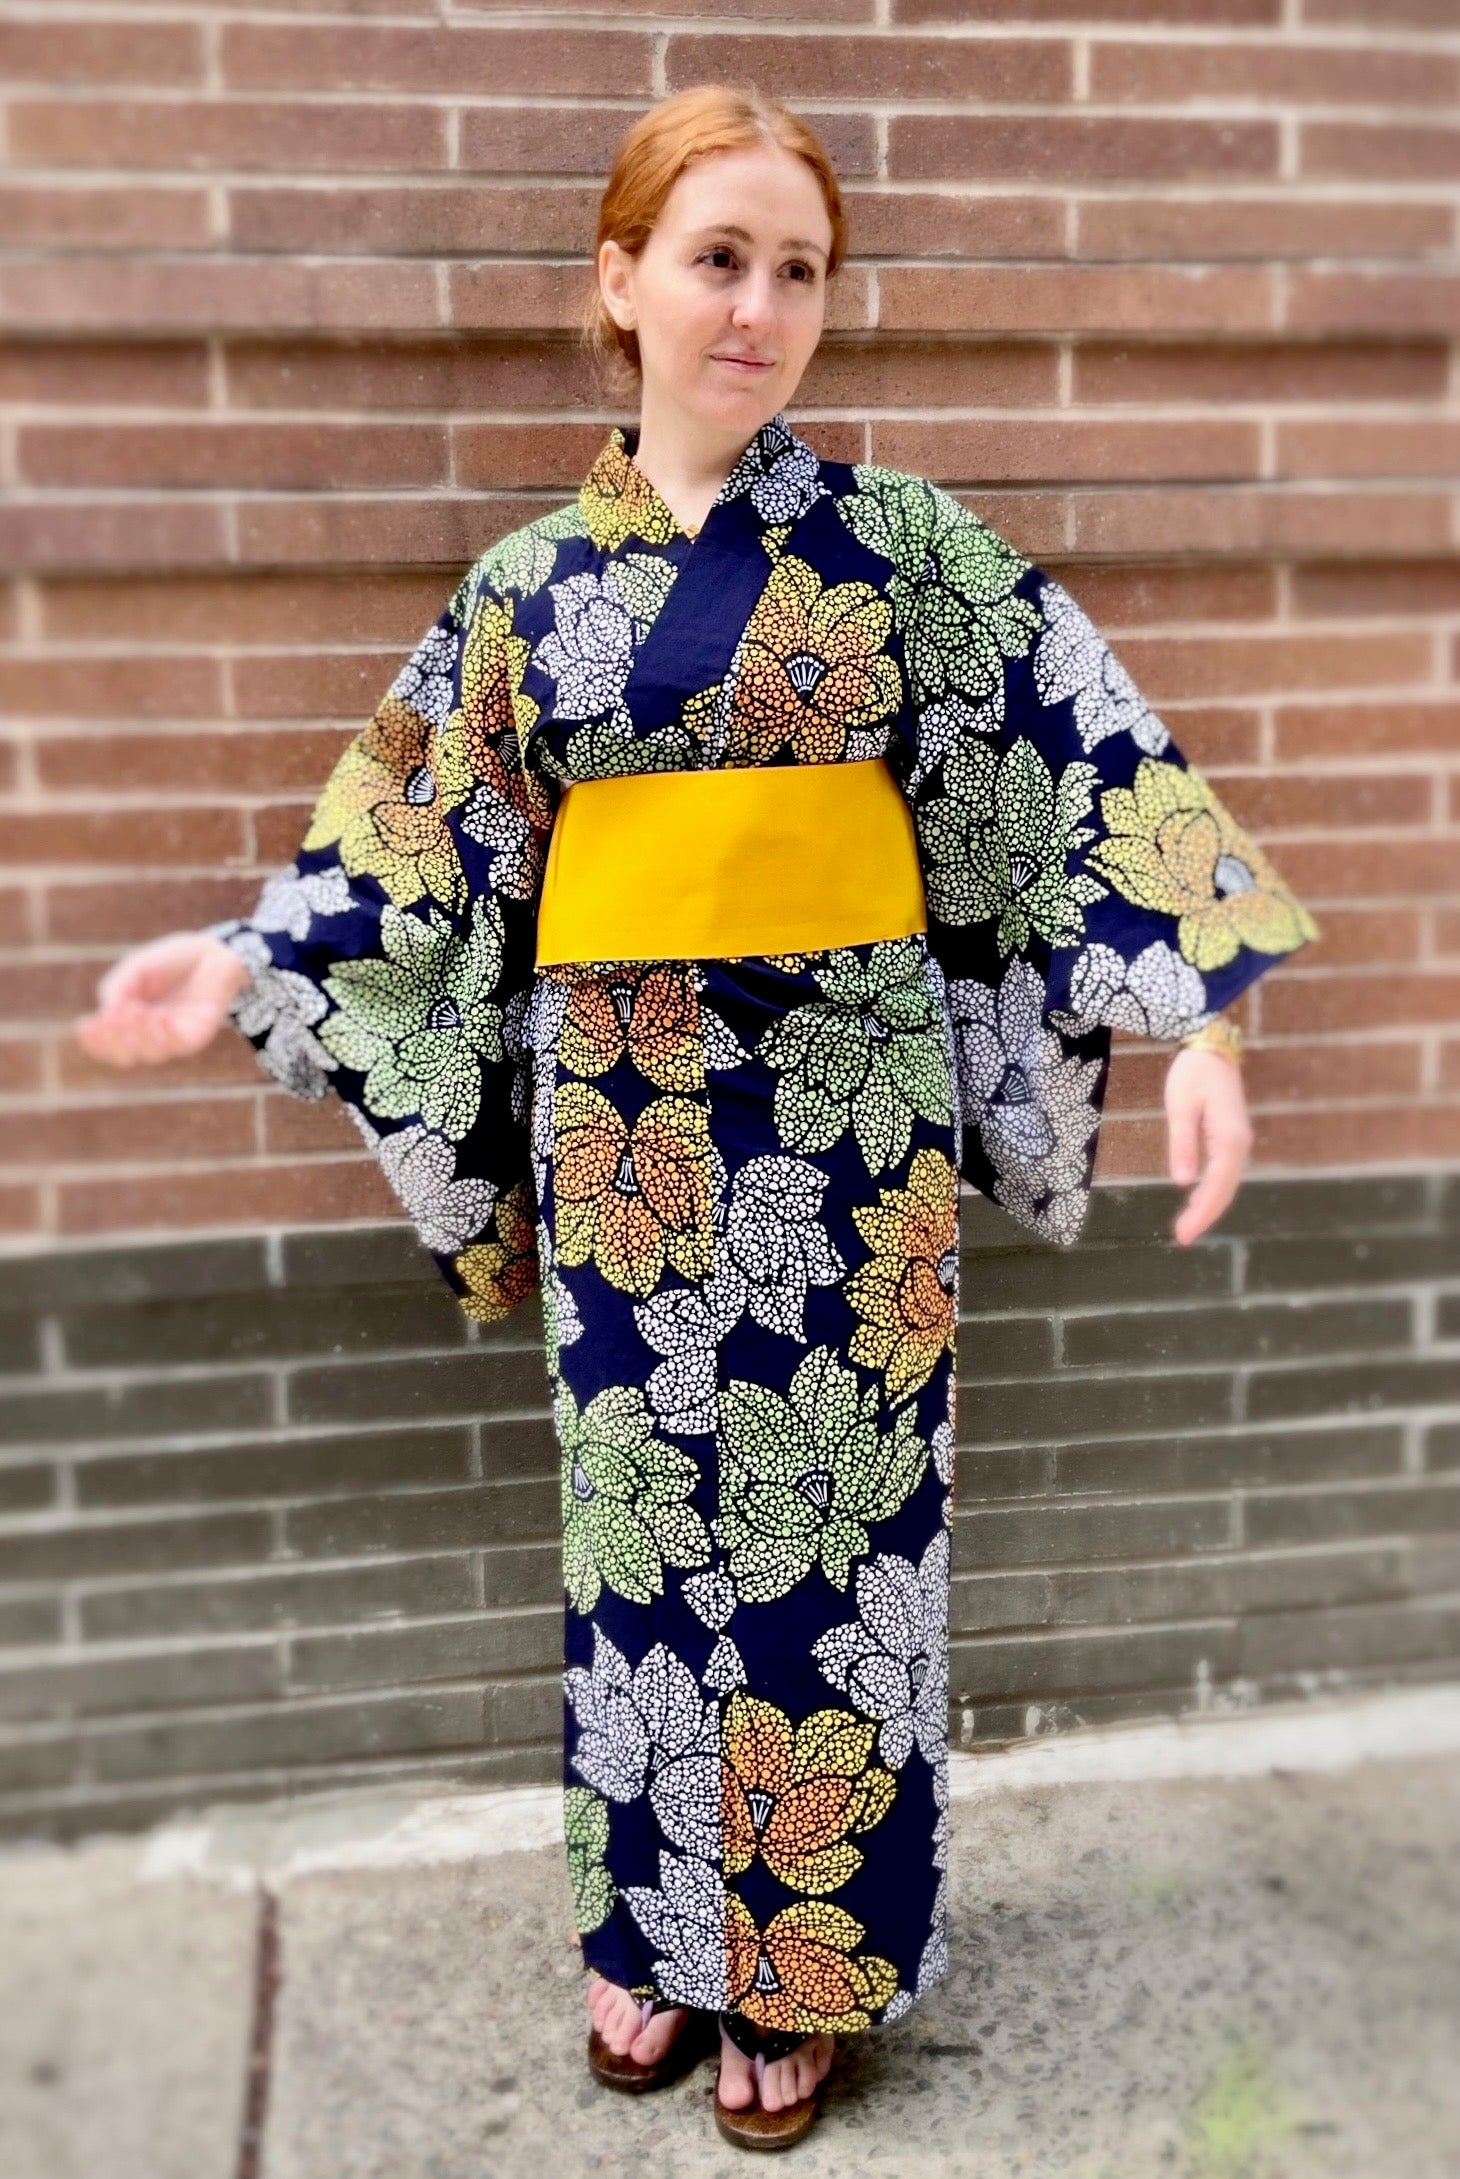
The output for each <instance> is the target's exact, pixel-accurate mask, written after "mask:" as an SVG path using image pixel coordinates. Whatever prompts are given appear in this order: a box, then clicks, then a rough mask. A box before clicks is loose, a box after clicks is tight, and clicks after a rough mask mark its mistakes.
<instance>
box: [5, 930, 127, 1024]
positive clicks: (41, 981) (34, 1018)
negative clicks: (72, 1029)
mask: <svg viewBox="0 0 1460 2179" xmlns="http://www.w3.org/2000/svg"><path fill="white" fill-rule="evenodd" d="M115 957H116V948H115V947H113V948H111V949H110V950H109V951H107V952H99V953H97V954H95V955H94V956H93V957H92V959H90V960H85V961H78V960H68V959H62V960H48V959H45V958H43V957H41V956H39V955H36V956H33V957H31V958H30V959H26V960H19V961H8V960H3V959H0V1021H7V1022H49V1021H57V1022H65V1023H67V1024H69V1023H70V1022H71V1021H72V1020H74V1018H75V1016H76V1015H78V1014H86V1013H90V1011H91V1009H92V1007H93V1006H94V1005H95V1004H96V987H97V984H98V982H99V981H100V979H101V977H102V976H103V975H104V974H105V972H106V970H107V968H108V967H109V966H110V964H111V962H112V961H113V960H114V959H115Z"/></svg>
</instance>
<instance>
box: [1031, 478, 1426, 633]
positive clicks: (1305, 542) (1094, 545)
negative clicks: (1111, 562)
mask: <svg viewBox="0 0 1460 2179" xmlns="http://www.w3.org/2000/svg"><path fill="white" fill-rule="evenodd" d="M1073 501H1074V506H1073V513H1074V530H1073V538H1074V543H1075V545H1076V547H1077V548H1078V549H1079V550H1080V551H1081V552H1106V553H1122V554H1126V553H1138V554H1142V555H1144V554H1149V553H1153V552H1185V553H1193V552H1200V553H1229V552H1241V553H1244V554H1245V553H1255V552H1280V553H1303V554H1307V553H1311V552H1314V551H1319V552H1333V551H1339V550H1342V549H1343V548H1345V547H1347V548H1348V549H1349V550H1350V551H1352V552H1353V553H1355V554H1356V555H1357V554H1359V553H1360V552H1367V553H1383V552H1394V553H1401V554H1405V555H1412V554H1414V553H1417V552H1438V551H1441V550H1443V549H1444V548H1445V547H1446V546H1447V545H1448V543H1449V538H1450V502H1449V495H1448V494H1447V493H1445V492H1441V491H1425V490H1422V489H1420V488H1419V487H1415V488H1414V489H1412V490H1408V491H1396V492H1363V493H1358V492H1353V493H1347V492H1339V491H1323V490H1314V491H1303V490H1301V489H1296V488H1289V489H1286V490H1266V489H1262V488H1257V489H1253V488H1251V487H1248V488H1246V489H1233V490H1230V491H1224V490H1222V489H1221V488H1220V487H1217V486H1211V487H1203V486H1200V485H1192V486H1190V487H1189V488H1188V489H1186V490H1181V491H1178V490H1175V489H1171V490H1154V489H1148V490H1145V491H1134V490H1121V489H1120V488H1118V487H1113V488H1111V489H1110V490H1108V491H1104V492H1099V493H1093V492H1087V493H1082V494H1075V495H1073ZM1416 655H1419V650H1418V647H1416ZM1416 671H1417V672H1418V673H1420V674H1424V675H1427V674H1428V672H1429V666H1428V663H1427V662H1426V664H1425V665H1424V666H1423V667H1421V668H1418V669H1416Z"/></svg>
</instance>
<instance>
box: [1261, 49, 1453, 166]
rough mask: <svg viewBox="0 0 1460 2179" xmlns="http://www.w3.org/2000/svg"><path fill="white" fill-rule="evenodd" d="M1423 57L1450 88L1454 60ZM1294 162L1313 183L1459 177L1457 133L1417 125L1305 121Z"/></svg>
mask: <svg viewBox="0 0 1460 2179" xmlns="http://www.w3.org/2000/svg"><path fill="white" fill-rule="evenodd" d="M1358 57H1359V58H1362V59H1364V60H1368V59H1369V58H1371V56H1370V55H1368V54H1364V55H1361V56H1358ZM1422 57H1423V58H1425V59H1426V60H1429V61H1430V62H1431V63H1432V64H1433V65H1434V66H1435V67H1436V70H1437V73H1438V75H1439V78H1440V80H1441V81H1443V82H1445V83H1446V84H1447V86H1448V85H1451V84H1453V82H1454V80H1455V79H1454V74H1453V71H1454V67H1455V63H1454V61H1453V60H1449V61H1448V64H1447V61H1446V59H1445V58H1443V57H1441V56H1440V55H1425V56H1422ZM1298 162H1299V170H1300V172H1301V173H1302V174H1303V175H1304V176H1305V177H1308V176H1312V177H1313V178H1314V179H1315V180H1323V179H1326V178H1327V177H1329V176H1332V177H1333V178H1334V179H1335V180H1338V181H1345V182H1355V181H1385V182H1421V183H1423V182H1452V181H1454V180H1456V179H1457V177H1460V129H1456V128H1453V127H1449V128H1447V127H1442V126H1441V125H1439V124H1438V123H1436V122H1433V121H1419V120H1413V121H1411V120H1406V121H1402V122H1399V121H1308V122H1305V123H1304V124H1303V125H1302V127H1301V128H1300V130H1299V134H1298Z"/></svg>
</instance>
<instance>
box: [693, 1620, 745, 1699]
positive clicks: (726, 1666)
mask: <svg viewBox="0 0 1460 2179" xmlns="http://www.w3.org/2000/svg"><path fill="white" fill-rule="evenodd" d="M749 1679H750V1675H749V1673H748V1672H747V1671H746V1669H745V1660H744V1658H743V1657H742V1656H741V1654H740V1649H739V1646H738V1644H736V1643H735V1642H732V1641H731V1639H730V1637H729V1635H728V1634H722V1635H721V1636H720V1639H719V1640H718V1642H716V1644H715V1646H714V1648H713V1649H712V1650H711V1651H710V1655H709V1661H708V1662H707V1664H706V1666H705V1670H704V1684H705V1686H706V1687H712V1688H713V1689H714V1690H715V1692H716V1694H717V1695H724V1694H728V1692H729V1690H730V1689H731V1688H732V1687H744V1686H746V1685H747V1684H748V1682H749Z"/></svg>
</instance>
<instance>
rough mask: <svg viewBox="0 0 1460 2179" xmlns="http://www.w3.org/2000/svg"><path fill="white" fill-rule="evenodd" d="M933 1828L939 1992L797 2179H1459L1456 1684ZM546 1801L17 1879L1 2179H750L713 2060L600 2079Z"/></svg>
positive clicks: (1177, 1749) (278, 1831)
mask: <svg viewBox="0 0 1460 2179" xmlns="http://www.w3.org/2000/svg"><path fill="white" fill-rule="evenodd" d="M1274 1765H1276V1766H1277V1767H1276V1768H1275V1767H1274ZM953 1791H954V1805H953V1811H952V1815H953V1825H952V1854H951V1878H952V1891H953V1913H952V1943H953V1953H952V1964H951V1969H950V1972H949V1974H948V1977H947V1979H946V1980H945V1981H944V1982H943V1983H942V1984H941V1985H940V1986H939V1987H938V1989H937V1991H936V1992H935V1993H933V1994H931V1995H930V1996H929V1997H928V1998H927V1999H925V2000H924V2001H923V2002H922V2003H921V2004H919V2005H918V2006H915V2007H914V2009H913V2010H912V2012H911V2013H909V2014H908V2015H907V2016H906V2017H905V2018H904V2019H903V2020H901V2021H899V2022H898V2023H896V2025H894V2026H893V2027H891V2028H887V2029H883V2030H879V2031H875V2032H874V2033H872V2034H870V2035H867V2036H863V2037H858V2038H850V2039H846V2040H844V2041H843V2042H842V2044H841V2045H840V2046H839V2050H838V2056H837V2059H836V2062H835V2065H834V2067H833V2072H832V2076H831V2081H830V2084H829V2089H828V2095H827V2102H826V2107H825V2113H824V2116H823V2119H822V2122H821V2124H820V2126H819V2127H818V2128H816V2129H815V2130H814V2132H813V2133H812V2135H811V2136H810V2137H809V2139H808V2140H807V2141H806V2142H804V2143H803V2144H801V2145H800V2146H799V2147H798V2148H796V2149H795V2150H794V2151H793V2152H791V2153H792V2156H793V2158H794V2164H793V2165H792V2166H791V2167H790V2168H793V2169H794V2170H796V2171H797V2172H798V2173H800V2174H803V2175H804V2179H811V2175H813V2174H814V2175H818V2179H821V2175H829V2174H831V2173H832V2172H836V2173H837V2174H839V2175H846V2174H859V2173H862V2172H867V2173H878V2174H880V2173H892V2174H900V2173H903V2172H909V2173H911V2172H913V2171H914V2170H915V2171H916V2172H917V2173H918V2174H920V2175H921V2174H924V2173H927V2174H938V2175H942V2174H949V2175H951V2174H958V2175H959V2179H964V2175H966V2179H1016V2175H1017V2179H1043V2175H1046V2174H1048V2175H1051V2179H1052V2175H1055V2174H1058V2175H1060V2179H1456V2174H1457V2173H1460V1856H1457V1844H1460V1688H1429V1689H1426V1688H1417V1689H1404V1690H1395V1691H1394V1692H1393V1693H1390V1694H1384V1695H1379V1696H1368V1697H1363V1698H1356V1699H1354V1700H1352V1701H1347V1702H1345V1701H1325V1702H1322V1703H1319V1702H1315V1703H1313V1704H1312V1705H1311V1706H1305V1707H1304V1708H1302V1709H1284V1710H1282V1711H1277V1712H1269V1713H1263V1714H1252V1715H1248V1716H1245V1717H1234V1718H1203V1719H1196V1720H1191V1721H1187V1722H1183V1724H1181V1725H1180V1726H1164V1725H1157V1726H1134V1727H1126V1728H1113V1729H1110V1730H1107V1731H1098V1732H1096V1731H1092V1732H1086V1733H1081V1734H1078V1735H1072V1736H1067V1737H1061V1738H1056V1739H1051V1740H1044V1741H1040V1742H1037V1743H1034V1744H1032V1745H1029V1746H1027V1747H1020V1748H1016V1749H1012V1750H1009V1751H1006V1752H1004V1753H1001V1754H994V1755H988V1756H983V1757H972V1756H955V1757H954V1758H953ZM556 1804H557V1797H556V1794H555V1792H553V1791H551V1790H548V1791H546V1792H538V1791H536V1790H523V1791H518V1792H515V1793H509V1794H501V1795H459V1796H455V1797H451V1798H448V1799H445V1800H443V1799H440V1798H437V1799H435V1800H432V1801H425V1800H423V1799H422V1798H421V1797H420V1796H419V1795H414V1796H413V1795H405V1794H380V1795H370V1796H361V1795H353V1796H338V1797H331V1798H328V1799H326V1800H319V1801H311V1802H301V1803H297V1804H295V1805H294V1806H293V1807H292V1808H290V1807H288V1806H285V1805H280V1806H278V1807H275V1808H272V1809H263V1808H250V1809H238V1810H231V1811H229V1810H219V1811H216V1812H214V1813H213V1815H212V1816H211V1817H210V1819H209V1820H208V1821H207V1822H205V1823H201V1824H199V1825H194V1826H188V1825H177V1826H172V1827H169V1828H167V1829H165V1830H163V1831H161V1832H158V1833H154V1834H153V1835H151V1836H150V1837H146V1836H143V1837H137V1838H130V1839H125V1838H117V1837H113V1838H107V1839H98V1840H93V1841H87V1842H85V1843H83V1844H82V1845H80V1846H77V1847H72V1848H52V1847H37V1848H27V1847H16V1848H12V1849H5V1850H0V2171H3V2172H4V2174H5V2179H519V2175H527V2174H533V2175H537V2174H540V2173H542V2172H543V2171H544V2170H547V2171H550V2172H551V2174H552V2175H553V2179H576V2175H577V2174H578V2173H600V2172H602V2173H607V2172H615V2173H616V2172H619V2171H624V2170H628V2171H632V2172H633V2173H634V2174H635V2179H669V2175H670V2174H671V2173H676V2174H677V2173H681V2172H688V2173H692V2174H695V2175H703V2179H710V2175H721V2174H724V2175H729V2174H732V2173H735V2174H740V2175H742V2179H743V2174H744V2172H745V2169H746V2164H745V2158H744V2154H743V2152H741V2151H738V2150H735V2149H733V2148H731V2147H730V2146H729V2145H728V2144H725V2143H722V2142H721V2141H720V2139H719V2137H718V2135H717V2134H716V2133H715V2131H714V2126H713V2120H712V2117H711V2112H710V2095H711V2088H712V2082H713V2070H712V2067H711V2065H710V2064H709V2063H708V2062H706V2063H704V2064H702V2065H700V2066H699V2067H697V2068H696V2069H695V2070H694V2072H692V2073H691V2074H690V2075H689V2076H688V2077H687V2078H685V2079H684V2080H682V2081H680V2082H679V2083H677V2084H676V2085H675V2086H674V2087H672V2088H670V2089H668V2090H665V2091H661V2092H659V2093H658V2094H655V2095H652V2096H646V2097H642V2098H630V2097H626V2096H614V2095H612V2094H611V2093H610V2092H608V2091H605V2090H603V2089H601V2088H599V2087H598V2086H597V2085H596V2084H595V2083H594V2082H593V2081H592V2080H591V2078H590V2077H589V2075H588V2073H587V2071H586V2068H585V2065H584V2061H583V2045H584V2037H585V2031H586V2013H585V2012H584V2008H583V1999H582V1994H581V1990H582V1977H581V1971H580V1969H579V1966H578V1961H577V1950H576V1945H575V1942H574V1939H573V1931H572V1918H571V1909H570V1898H569V1892H568V1885H567V1878H566V1873H565V1870H564V1867H563V1862H562V1856H561V1852H560V1849H559V1847H558V1845H557V1843H556V1839H555V1833H556Z"/></svg>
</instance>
